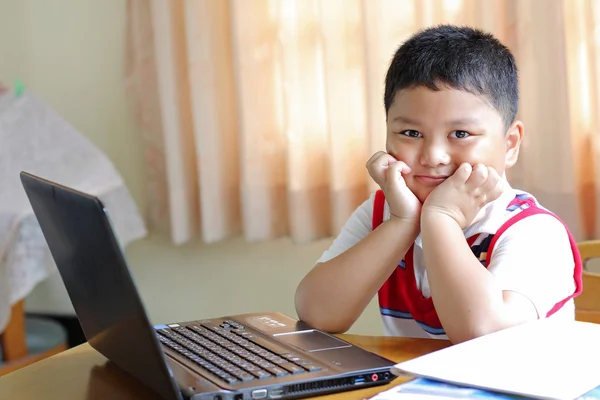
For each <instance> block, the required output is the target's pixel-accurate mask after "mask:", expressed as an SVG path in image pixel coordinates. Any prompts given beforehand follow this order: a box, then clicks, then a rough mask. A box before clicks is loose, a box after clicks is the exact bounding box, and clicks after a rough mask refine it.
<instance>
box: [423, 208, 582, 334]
mask: <svg viewBox="0 0 600 400" xmlns="http://www.w3.org/2000/svg"><path fill="white" fill-rule="evenodd" d="M421 232H422V238H423V248H424V249H425V248H426V249H427V250H426V251H424V257H425V264H426V266H427V275H428V279H429V285H430V288H431V293H432V298H433V301H434V304H435V307H436V311H437V314H438V317H439V318H440V322H441V323H442V325H443V326H444V330H445V331H446V334H447V336H448V337H449V339H450V340H451V341H452V342H453V343H458V342H462V341H465V340H469V339H472V338H475V337H478V336H482V335H485V334H488V333H491V332H494V331H497V330H501V329H504V328H508V327H510V326H514V325H518V324H520V323H523V322H526V321H529V320H534V319H537V318H540V317H542V318H543V317H545V315H546V313H547V312H549V311H550V310H551V308H552V307H553V306H554V304H556V303H558V302H559V301H561V300H563V299H565V298H567V297H569V296H570V295H572V293H573V291H574V288H575V284H574V279H573V273H574V269H573V267H574V261H573V255H572V252H571V248H570V243H569V238H568V235H567V233H566V230H565V227H564V226H563V225H562V223H560V221H558V220H557V219H556V218H554V217H551V216H548V215H536V216H531V217H528V218H526V219H524V220H522V221H519V222H518V223H517V224H515V225H513V226H512V227H511V228H509V229H508V230H507V231H506V232H505V233H504V234H503V236H502V237H501V239H500V240H499V241H498V242H497V243H496V248H495V249H494V253H493V257H492V260H491V262H490V265H489V266H488V268H487V269H486V268H484V267H483V266H482V265H481V263H480V262H479V261H478V260H477V258H476V257H475V256H474V255H473V252H472V250H471V249H470V247H469V246H468V244H467V243H466V241H465V239H464V235H463V232H462V229H461V228H460V226H459V225H458V224H457V223H456V221H455V220H453V219H452V218H449V217H448V216H447V215H443V214H439V213H430V212H424V213H423V215H422V220H421ZM542 281H545V282H544V283H543V284H542Z"/></svg>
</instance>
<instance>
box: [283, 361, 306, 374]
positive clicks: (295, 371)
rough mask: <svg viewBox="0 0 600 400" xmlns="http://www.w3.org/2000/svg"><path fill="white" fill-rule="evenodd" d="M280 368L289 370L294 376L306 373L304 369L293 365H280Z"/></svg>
mask: <svg viewBox="0 0 600 400" xmlns="http://www.w3.org/2000/svg"><path fill="white" fill-rule="evenodd" d="M279 367H280V368H284V369H286V370H288V371H289V372H290V373H292V375H296V374H301V373H303V372H305V370H304V368H302V367H299V366H297V365H296V364H292V363H285V364H279Z"/></svg>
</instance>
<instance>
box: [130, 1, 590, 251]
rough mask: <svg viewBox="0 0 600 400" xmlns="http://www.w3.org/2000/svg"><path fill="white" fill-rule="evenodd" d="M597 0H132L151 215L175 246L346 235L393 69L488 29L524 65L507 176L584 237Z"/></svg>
mask: <svg viewBox="0 0 600 400" xmlns="http://www.w3.org/2000/svg"><path fill="white" fill-rule="evenodd" d="M599 15H600V10H599V5H598V2H597V1H594V0H505V1H503V0H253V1H245V0H230V1H215V0H170V1H164V0H153V1H147V0H128V20H127V24H128V31H127V32H128V35H127V57H126V60H127V64H126V82H127V88H128V91H129V92H130V93H131V94H132V99H133V101H134V105H135V109H136V113H137V116H138V119H139V121H140V122H141V124H142V127H143V132H144V138H145V139H146V155H147V170H148V188H149V191H148V202H149V207H148V210H149V215H148V220H149V221H148V222H149V224H150V225H151V226H154V227H157V228H160V229H163V228H164V229H169V231H170V234H171V237H172V240H173V242H174V243H176V244H182V243H185V242H187V241H189V240H191V239H192V238H194V237H195V236H197V235H199V236H200V237H201V238H202V240H204V241H205V242H209V243H211V242H216V241H219V240H222V239H225V238H227V237H231V236H235V235H239V234H242V235H244V237H245V238H246V239H247V240H267V239H272V238H276V237H281V236H286V235H289V236H291V238H292V239H293V240H294V241H295V242H298V243H305V242H309V241H312V240H315V239H317V238H321V237H325V236H333V235H335V234H337V232H338V231H339V229H340V228H341V226H342V224H343V223H344V221H345V220H346V219H347V218H348V216H349V215H350V213H351V212H352V211H353V210H354V209H355V207H356V206H357V205H358V204H360V203H361V202H362V201H364V200H365V199H366V197H367V196H368V194H369V193H371V192H372V191H373V190H375V189H376V186H375V184H374V183H373V182H372V181H371V180H370V179H369V178H368V175H367V172H366V169H365V167H364V165H365V162H366V160H367V159H368V157H369V156H370V155H371V154H372V153H374V152H375V151H377V150H382V149H385V113H384V108H383V86H384V77H385V72H386V69H387V67H388V63H389V61H390V59H391V57H392V55H393V53H394V51H395V49H396V48H397V46H398V45H399V44H400V43H402V41H403V40H405V39H406V38H407V37H408V36H410V35H411V34H412V33H414V32H415V31H416V30H418V29H421V28H423V27H426V26H430V25H434V24H439V23H454V24H468V25H472V26H476V27H480V28H483V29H485V30H488V31H491V32H493V33H494V34H495V35H497V36H498V37H499V38H500V39H501V40H502V41H503V42H504V43H506V44H507V45H508V46H509V47H510V48H511V49H512V50H513V52H514V54H515V57H516V58H517V61H518V63H519V67H520V74H521V106H520V109H519V118H521V119H522V120H523V121H524V123H525V128H526V139H525V143H524V145H523V151H522V154H521V160H520V161H519V163H518V164H517V165H516V166H515V167H514V168H513V169H512V170H511V171H509V173H508V176H509V179H510V180H511V182H512V183H513V185H514V186H516V187H519V188H522V189H524V190H528V191H530V192H532V193H534V194H535V195H536V196H538V197H539V199H540V200H541V201H542V202H543V203H544V204H545V205H546V206H547V207H549V208H551V209H552V210H553V211H555V212H556V213H557V214H558V215H559V216H560V217H561V218H562V219H563V220H564V221H565V222H566V223H567V225H569V227H570V228H571V229H572V231H573V232H574V234H575V236H576V238H578V239H582V238H589V237H595V236H598V234H600V232H599V226H598V223H597V221H596V215H597V214H598V212H599V211H600V206H599V204H598V201H597V198H598V196H597V194H596V193H597V191H598V189H597V188H598V184H597V183H596V182H597V178H596V177H597V176H599V175H600V174H599V173H598V171H600V162H599V157H598V156H597V154H598V151H599V145H598V141H597V137H598V134H597V132H596V127H597V126H598V124H597V122H598V111H599V109H598V94H599V93H600V86H599V81H598V68H599V65H600V64H599V62H598V57H599V54H600V52H599V51H598V44H599V43H600V33H599V32H600V28H598V26H599V21H600V19H599Z"/></svg>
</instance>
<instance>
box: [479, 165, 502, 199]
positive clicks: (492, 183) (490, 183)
mask: <svg viewBox="0 0 600 400" xmlns="http://www.w3.org/2000/svg"><path fill="white" fill-rule="evenodd" d="M500 180H501V178H500V175H498V173H497V172H496V170H495V169H494V168H492V167H487V179H486V181H485V182H484V183H483V185H481V192H482V193H488V192H491V191H493V190H494V189H495V188H496V186H498V182H499V181H500Z"/></svg>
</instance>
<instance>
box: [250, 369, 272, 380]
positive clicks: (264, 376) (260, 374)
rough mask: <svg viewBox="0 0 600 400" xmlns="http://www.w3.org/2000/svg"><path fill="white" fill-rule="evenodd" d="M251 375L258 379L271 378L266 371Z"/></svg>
mask: <svg viewBox="0 0 600 400" xmlns="http://www.w3.org/2000/svg"><path fill="white" fill-rule="evenodd" d="M252 375H254V376H256V377H257V378H258V379H266V378H269V377H271V376H272V375H271V374H270V373H268V372H267V371H264V370H262V369H258V370H256V371H252Z"/></svg>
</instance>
